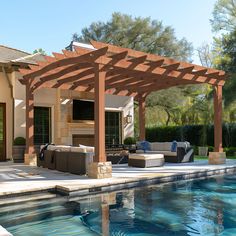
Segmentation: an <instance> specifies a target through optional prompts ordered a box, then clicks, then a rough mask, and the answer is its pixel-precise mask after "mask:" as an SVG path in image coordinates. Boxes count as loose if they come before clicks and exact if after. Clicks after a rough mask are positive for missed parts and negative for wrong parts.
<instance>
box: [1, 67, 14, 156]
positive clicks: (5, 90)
mask: <svg viewBox="0 0 236 236" xmlns="http://www.w3.org/2000/svg"><path fill="white" fill-rule="evenodd" d="M7 76H8V79H9V81H10V82H12V80H13V75H12V73H7ZM0 84H1V86H0V103H6V154H7V157H10V156H11V155H12V143H13V98H12V94H11V87H10V86H9V82H8V80H7V78H6V76H5V74H4V72H0Z"/></svg>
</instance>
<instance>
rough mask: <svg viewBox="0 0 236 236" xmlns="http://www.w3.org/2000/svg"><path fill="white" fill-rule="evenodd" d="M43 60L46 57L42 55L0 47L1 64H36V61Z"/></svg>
mask: <svg viewBox="0 0 236 236" xmlns="http://www.w3.org/2000/svg"><path fill="white" fill-rule="evenodd" d="M43 60H44V57H43V55H42V54H40V53H36V54H30V53H28V52H24V51H21V50H19V49H16V48H11V47H7V46H4V45H0V63H3V64H5V63H16V64H17V63H25V64H36V61H43Z"/></svg>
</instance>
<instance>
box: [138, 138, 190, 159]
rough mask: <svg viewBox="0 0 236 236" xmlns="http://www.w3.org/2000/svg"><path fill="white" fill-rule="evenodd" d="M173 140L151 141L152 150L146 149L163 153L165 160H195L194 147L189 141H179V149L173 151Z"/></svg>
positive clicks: (147, 151)
mask: <svg viewBox="0 0 236 236" xmlns="http://www.w3.org/2000/svg"><path fill="white" fill-rule="evenodd" d="M171 145H172V142H150V143H149V146H150V150H146V151H145V152H146V153H147V154H148V153H156V154H163V155H164V158H165V162H171V163H184V162H193V161H194V153H193V148H192V147H191V146H190V143H189V142H177V150H176V151H174V152H172V151H171ZM136 152H137V153H143V152H144V151H143V150H137V151H136Z"/></svg>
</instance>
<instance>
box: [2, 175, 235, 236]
mask: <svg viewBox="0 0 236 236" xmlns="http://www.w3.org/2000/svg"><path fill="white" fill-rule="evenodd" d="M0 222H1V225H2V226H3V227H5V228H6V229H7V230H8V231H9V232H11V233H12V234H13V235H15V236H23V235H24V236H28V235H29V236H31V235H33V236H34V235H36V236H37V235H49V236H52V235H88V236H89V235H119V236H121V235H127V236H128V235H162V236H166V235H175V236H176V235H181V236H184V235H236V175H227V176H220V177H217V178H209V179H203V180H194V181H181V182H175V183H171V184H165V185H159V186H151V187H142V188H137V189H129V190H123V191H119V192H114V193H107V194H101V195H93V196H88V197H84V198H78V199H71V200H69V201H68V200H67V199H65V198H58V199H56V200H47V201H38V202H35V201H32V202H28V203H26V204H20V205H19V204H13V205H7V206H3V207H1V209H0Z"/></svg>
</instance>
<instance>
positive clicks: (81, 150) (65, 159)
mask: <svg viewBox="0 0 236 236" xmlns="http://www.w3.org/2000/svg"><path fill="white" fill-rule="evenodd" d="M93 152H94V149H93V148H91V147H85V146H83V147H72V146H64V145H57V146H56V145H49V146H47V149H45V150H43V155H41V157H40V156H39V157H38V160H37V165H38V166H42V167H44V168H48V169H52V170H58V171H63V172H70V173H72V174H78V175H85V174H86V172H87V166H88V164H89V163H90V162H92V161H93V156H94V153H93Z"/></svg>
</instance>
